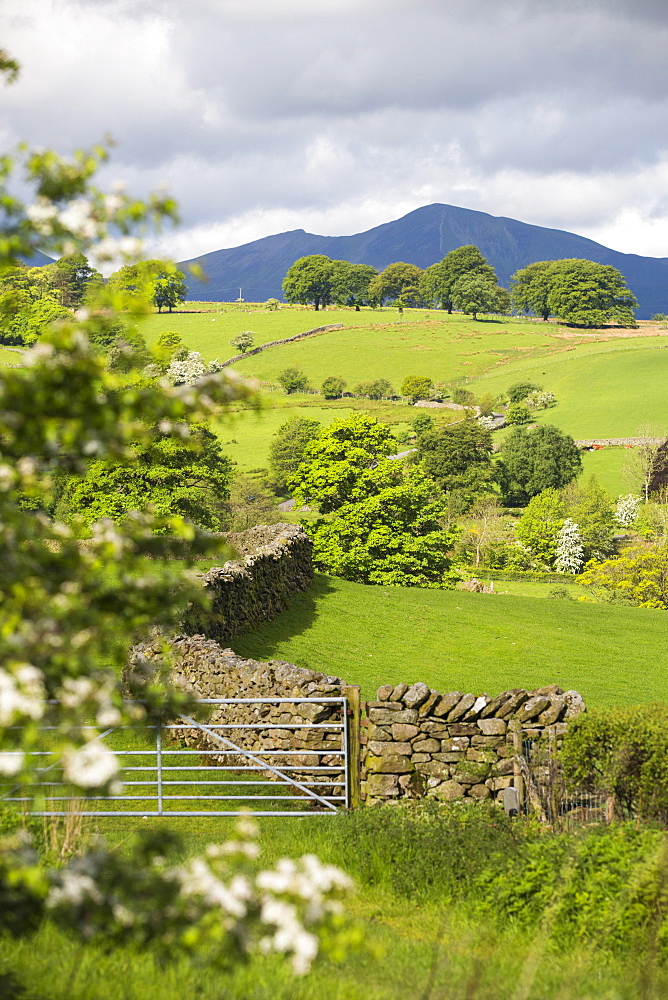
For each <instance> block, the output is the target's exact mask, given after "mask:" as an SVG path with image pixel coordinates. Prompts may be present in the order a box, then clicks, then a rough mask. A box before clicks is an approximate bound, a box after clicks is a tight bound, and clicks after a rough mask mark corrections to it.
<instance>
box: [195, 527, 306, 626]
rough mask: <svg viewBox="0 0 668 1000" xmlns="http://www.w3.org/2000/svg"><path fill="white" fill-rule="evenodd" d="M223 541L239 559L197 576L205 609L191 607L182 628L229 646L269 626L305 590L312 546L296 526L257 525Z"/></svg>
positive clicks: (232, 534)
mask: <svg viewBox="0 0 668 1000" xmlns="http://www.w3.org/2000/svg"><path fill="white" fill-rule="evenodd" d="M225 538H226V539H227V540H228V541H229V543H230V545H232V546H233V547H234V548H235V549H236V550H237V551H238V552H239V553H240V555H241V558H240V559H239V560H236V561H229V562H226V563H225V564H224V565H223V566H219V567H215V568H214V569H210V570H209V571H208V572H207V573H202V574H201V577H202V582H203V585H204V587H205V589H206V591H207V593H208V595H209V597H210V599H211V607H210V608H209V609H207V610H202V609H201V608H195V607H191V608H190V609H189V610H188V612H187V613H186V616H185V618H184V620H183V622H182V626H183V630H184V631H185V632H188V633H189V634H191V635H196V634H201V635H205V636H208V637H209V638H211V639H218V640H220V641H223V642H229V640H230V639H232V638H234V636H236V635H241V634H242V633H243V632H247V631H248V630H249V629H251V628H254V627H255V626H256V625H259V624H260V623H261V622H266V621H272V620H273V619H274V618H276V616H277V615H279V614H280V613H281V612H282V611H285V609H286V608H287V607H288V606H289V605H290V603H291V601H292V599H293V597H294V595H295V594H297V593H299V592H300V591H303V590H306V589H307V587H309V585H310V584H311V583H312V581H313V561H312V552H313V543H312V542H311V539H310V538H309V537H308V535H307V534H306V532H305V531H304V530H303V528H301V527H300V526H299V525H296V524H272V525H260V526H258V527H255V528H249V529H248V530H247V531H240V532H236V533H233V532H230V533H228V534H226V535H225Z"/></svg>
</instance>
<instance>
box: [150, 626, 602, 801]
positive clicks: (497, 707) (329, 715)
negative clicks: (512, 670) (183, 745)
mask: <svg viewBox="0 0 668 1000" xmlns="http://www.w3.org/2000/svg"><path fill="white" fill-rule="evenodd" d="M160 650H161V647H160V645H159V644H156V645H155V647H153V646H151V645H150V644H149V645H144V646H141V647H136V652H137V653H139V654H141V655H142V656H143V657H146V658H147V659H151V657H152V656H154V655H159V654H160ZM173 652H174V654H175V659H176V673H175V679H176V681H177V683H179V684H180V685H181V686H183V687H186V688H188V689H190V690H192V691H193V692H194V693H196V694H197V695H198V696H200V697H203V698H295V699H298V698H313V699H317V698H329V697H340V696H342V695H344V694H345V693H346V690H347V689H348V688H349V686H348V685H346V684H345V682H344V681H343V680H342V679H341V678H340V677H335V676H331V675H328V674H324V673H320V672H318V671H314V670H305V669H302V668H300V667H297V666H295V665H294V664H292V663H286V662H284V661H282V660H269V661H268V662H266V663H260V662H258V661H256V660H247V659H244V658H243V657H241V656H238V655H237V654H236V653H234V652H233V651H232V650H231V649H223V648H222V647H221V646H220V645H219V644H218V643H217V642H215V641H214V640H211V639H208V638H206V637H205V636H202V635H195V636H188V635H182V636H179V637H177V638H176V639H175V640H174V643H173ZM584 711H585V704H584V701H583V699H582V697H581V696H580V694H578V692H577V691H563V690H562V689H561V688H560V687H557V686H556V685H551V686H549V687H543V688H538V689H536V690H533V691H528V690H525V689H520V688H513V689H511V690H509V691H504V692H502V693H501V694H499V695H497V696H496V697H495V698H491V697H490V696H489V695H486V694H483V695H479V696H476V695H474V694H471V693H463V692H461V691H451V692H448V693H446V694H442V693H440V692H438V691H434V690H432V689H431V688H429V687H428V685H426V684H424V683H421V682H417V683H414V684H411V685H409V684H406V683H402V684H397V685H391V684H386V685H383V686H381V687H380V688H379V689H378V692H377V699H376V700H375V701H370V702H367V703H362V715H363V718H362V720H361V736H360V740H359V743H360V746H359V748H358V747H351V751H352V752H351V759H352V760H353V761H355V760H356V759H359V768H360V769H359V781H360V792H361V799H362V800H363V801H366V803H367V804H369V805H372V804H375V803H378V802H382V801H397V800H399V799H400V798H403V797H408V798H421V797H423V796H434V797H436V798H439V799H443V800H448V801H451V800H455V799H468V800H485V799H489V800H499V801H500V800H501V799H502V797H503V792H504V789H506V788H508V787H510V786H511V785H513V784H514V783H515V775H516V774H517V773H518V769H517V753H518V751H519V752H522V750H523V747H524V746H525V745H526V743H527V742H532V743H535V742H536V741H540V740H541V739H543V738H545V737H547V736H549V737H550V739H551V740H552V741H553V744H554V745H555V746H556V747H558V746H559V745H560V744H561V741H562V739H563V736H564V734H565V733H566V731H567V728H568V724H569V722H570V720H571V719H573V718H574V717H575V716H577V715H579V714H580V713H581V712H584ZM209 721H210V722H211V723H227V724H229V723H235V724H238V725H240V727H241V728H239V729H235V730H234V731H233V735H232V731H230V733H229V734H228V735H229V738H230V739H232V740H233V741H234V742H235V743H236V744H237V745H238V746H241V747H243V748H244V749H245V750H250V751H251V752H260V753H262V752H263V751H267V750H272V751H292V755H290V756H289V757H288V755H286V756H285V757H282V756H281V755H280V753H277V754H276V755H275V756H274V757H273V758H272V760H273V762H274V763H276V764H277V765H279V766H280V765H281V764H285V763H289V764H291V765H293V766H295V767H299V768H302V767H303V768H304V771H299V772H295V773H294V774H293V776H294V777H295V778H296V779H297V780H300V781H313V780H314V774H316V773H317V772H314V771H313V770H310V769H312V768H315V767H317V766H318V765H319V764H330V765H332V766H334V767H338V766H339V765H340V764H341V757H340V755H339V754H338V753H337V751H340V749H341V746H342V744H341V730H340V728H339V725H338V724H339V723H340V721H341V715H340V709H339V708H338V707H337V706H334V705H331V704H330V705H328V704H326V703H322V704H300V703H299V702H297V701H295V702H287V703H283V704H280V705H273V706H272V705H266V704H265V705H259V704H250V705H226V706H220V707H215V708H214V709H213V710H212V712H211V715H210V718H209ZM328 723H330V726H329V727H328ZM311 724H316V725H317V727H318V728H315V729H314V728H311V729H309V728H307V727H308V726H309V725H311ZM295 726H296V728H293V727H295ZM300 726H303V727H304V728H300ZM352 731H354V727H352ZM186 742H187V744H188V745H189V746H191V747H192V746H196V747H200V748H202V749H206V750H212V749H217V748H218V747H219V744H218V743H217V742H216V741H215V740H212V739H211V738H210V737H208V736H207V735H206V734H205V733H202V732H201V731H199V732H198V731H195V730H192V731H188V732H187V733H186ZM295 751H299V753H298V754H297V755H296V756H295V755H294V752H295ZM316 751H318V753H316ZM212 759H214V760H217V762H218V763H220V764H227V765H228V766H231V765H233V764H237V763H242V762H243V761H242V760H241V759H240V758H237V757H233V756H230V755H226V756H224V755H221V756H220V757H219V758H216V757H214V758H212ZM352 778H353V780H355V776H354V775H353V776H352ZM328 780H330V781H331V780H334V781H340V782H341V787H342V784H343V772H342V771H341V772H337V773H336V774H334V775H332V774H330V775H329V776H328ZM314 787H315V788H316V790H317V788H318V786H317V785H314ZM322 790H323V789H322V788H321V789H320V791H322Z"/></svg>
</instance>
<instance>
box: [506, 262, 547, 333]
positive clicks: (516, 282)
mask: <svg viewBox="0 0 668 1000" xmlns="http://www.w3.org/2000/svg"><path fill="white" fill-rule="evenodd" d="M553 264H554V261H551V260H537V261H535V262H534V263H533V264H527V266H526V267H521V268H520V269H519V270H518V271H515V274H513V275H512V277H511V279H510V280H511V286H510V299H511V302H512V305H513V308H514V309H516V310H517V311H518V312H523V313H530V314H531V315H533V316H542V318H543V320H545V321H547V320H548V319H549V317H550V303H549V296H550V288H551V284H552V277H551V275H552V265H553Z"/></svg>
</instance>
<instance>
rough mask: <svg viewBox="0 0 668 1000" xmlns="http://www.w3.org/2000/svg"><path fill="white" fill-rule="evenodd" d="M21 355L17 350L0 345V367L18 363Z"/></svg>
mask: <svg viewBox="0 0 668 1000" xmlns="http://www.w3.org/2000/svg"><path fill="white" fill-rule="evenodd" d="M21 357H22V356H21V354H20V353H19V352H17V351H12V350H10V349H9V348H7V347H0V368H3V367H4V366H5V365H20V364H21Z"/></svg>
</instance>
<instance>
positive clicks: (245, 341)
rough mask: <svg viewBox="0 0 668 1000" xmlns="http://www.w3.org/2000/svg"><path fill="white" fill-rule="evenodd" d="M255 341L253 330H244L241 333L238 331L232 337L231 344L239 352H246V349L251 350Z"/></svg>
mask: <svg viewBox="0 0 668 1000" xmlns="http://www.w3.org/2000/svg"><path fill="white" fill-rule="evenodd" d="M254 343H255V334H254V333H253V331H252V330H242V331H241V333H237V334H236V336H234V337H232V339H231V340H230V344H231V345H232V347H234V349H235V350H237V351H238V352H239V354H245V353H246V351H250V349H251V347H252V346H253V344H254Z"/></svg>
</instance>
